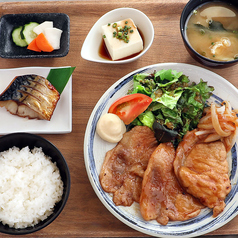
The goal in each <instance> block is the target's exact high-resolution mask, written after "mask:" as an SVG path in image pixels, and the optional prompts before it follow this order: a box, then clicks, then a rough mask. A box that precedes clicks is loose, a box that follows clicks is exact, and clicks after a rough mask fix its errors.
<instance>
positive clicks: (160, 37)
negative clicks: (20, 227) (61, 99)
mask: <svg viewBox="0 0 238 238" xmlns="http://www.w3.org/2000/svg"><path fill="white" fill-rule="evenodd" d="M186 3H187V0H180V1H177V0H156V1H154V0H148V1H139V0H138V1H135V0H130V1H128V0H127V1H125V0H122V1H115V3H113V2H111V1H60V2H51V1H49V2H32V3H30V2H12V3H0V15H4V14H8V13H36V12H63V13H66V14H68V15H69V17H70V50H69V53H68V55H67V56H66V57H63V58H55V59H50V58H49V59H0V68H2V69H4V68H15V67H27V66H65V65H71V66H76V69H75V71H74V73H73V131H72V132H71V133H69V134H63V135H42V136H43V137H45V138H46V139H49V140H50V141H51V142H52V143H53V144H55V145H56V146H57V147H58V148H59V149H60V150H61V152H62V153H63V155H64V156H65V158H66V160H67V163H68V165H69V169H70V174H71V180H72V184H71V192H70V196H69V200H68V203H67V204H66V207H65V209H64V210H63V212H62V213H61V214H60V216H59V217H58V218H57V219H56V220H55V221H54V222H53V223H52V224H51V225H49V226H48V227H46V228H45V229H43V230H41V231H38V232H36V233H34V234H31V235H28V236H29V237H139V236H140V237H144V236H146V235H144V234H142V233H139V232H137V231H135V230H133V229H131V228H129V227H128V226H126V225H125V224H123V223H122V222H120V221H119V220H118V219H116V218H115V217H114V216H113V215H112V214H111V213H110V212H109V211H108V210H107V209H106V208H105V207H104V206H103V204H102V203H101V202H100V201H99V199H98V198H97V196H96V194H95V193H94V191H93V189H92V187H91V185H90V182H89V180H88V177H87V174H86V170H85V166H84V153H83V142H84V133H85V129H86V125H87V121H88V119H89V116H90V114H91V112H92V110H93V108H94V106H95V104H96V103H97V101H98V100H99V98H100V97H101V96H102V94H103V93H104V92H105V91H106V90H107V89H108V88H109V86H111V85H112V84H113V83H114V82H116V81H117V80H118V79H120V78H121V77H122V76H124V75H126V74H128V73H129V72H131V71H134V70H136V69H138V68H141V67H144V66H147V65H151V64H156V63H167V62H178V63H189V64H193V65H198V66H202V65H200V64H199V63H197V62H196V61H195V60H194V59H192V58H191V57H190V55H189V54H188V53H187V52H186V50H185V47H184V45H183V42H182V38H181V35H180V29H179V20H180V14H181V12H182V10H183V7H184V6H185V4H186ZM118 7H134V8H137V9H139V10H141V11H143V12H144V13H145V14H147V16H148V17H149V18H150V19H151V21H152V23H153V25H154V28H155V38H154V42H153V44H152V46H151V48H150V49H149V51H148V52H147V53H146V54H145V55H144V56H143V57H141V58H140V59H138V60H137V61H135V62H132V63H129V64H124V65H108V64H98V63H93V62H89V61H85V60H83V59H82V58H81V56H80V51H81V47H82V44H83V41H84V39H85V37H86V35H87V33H88V32H89V30H90V28H91V27H92V26H93V24H94V23H95V22H96V21H97V20H98V19H99V18H100V17H101V16H102V15H103V14H105V13H106V12H108V11H110V10H112V9H115V8H118ZM95 50H97V49H95ZM204 68H207V67H204ZM207 69H209V70H212V71H214V72H215V73H217V74H219V75H221V76H222V77H224V78H226V79H227V80H228V81H230V82H231V83H233V84H234V85H235V86H236V87H238V80H237V78H238V72H237V66H232V67H230V68H223V69H217V68H207ZM214 86H215V85H214ZM224 90H225V89H224ZM237 222H238V217H237V218H234V219H233V220H232V221H231V222H229V223H228V224H227V225H225V226H223V227H222V228H220V229H218V230H216V231H214V232H212V233H211V234H212V235H218V234H219V235H222V234H238V227H237V225H236V224H237ZM0 236H4V237H7V235H2V234H1V235H0ZM28 236H26V237H28Z"/></svg>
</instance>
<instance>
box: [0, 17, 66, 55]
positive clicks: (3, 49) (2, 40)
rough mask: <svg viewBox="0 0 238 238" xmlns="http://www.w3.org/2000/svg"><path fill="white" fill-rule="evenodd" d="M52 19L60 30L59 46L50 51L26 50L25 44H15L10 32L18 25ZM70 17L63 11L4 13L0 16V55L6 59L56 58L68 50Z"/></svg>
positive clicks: (54, 25)
mask: <svg viewBox="0 0 238 238" xmlns="http://www.w3.org/2000/svg"><path fill="white" fill-rule="evenodd" d="M44 21H53V27H55V28H58V29H60V30H62V35H61V38H60V48H59V49H55V50H53V51H52V52H43V51H41V52H37V51H33V50H28V49H27V46H25V47H20V46H17V45H16V44H15V43H14V42H13V39H12V32H13V30H14V29H15V28H17V27H19V26H24V25H25V24H28V23H30V22H36V23H39V24H40V23H43V22H44ZM69 42H70V19H69V16H68V15H66V14H65V13H26V14H6V15H3V16H2V17H1V18H0V57H2V58H7V59H27V58H58V57H64V56H66V55H67V54H68V52H69Z"/></svg>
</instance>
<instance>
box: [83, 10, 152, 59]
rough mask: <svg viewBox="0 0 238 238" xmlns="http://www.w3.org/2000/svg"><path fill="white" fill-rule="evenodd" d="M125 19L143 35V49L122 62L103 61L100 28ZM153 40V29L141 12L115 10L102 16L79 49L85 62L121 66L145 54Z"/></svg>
mask: <svg viewBox="0 0 238 238" xmlns="http://www.w3.org/2000/svg"><path fill="white" fill-rule="evenodd" d="M126 18H131V19H132V20H133V21H134V22H135V24H136V26H137V27H138V29H139V31H140V32H141V33H142V34H143V36H142V38H143V43H144V49H143V50H142V51H141V53H140V54H138V55H136V56H135V57H132V58H128V59H124V60H117V61H113V60H109V59H104V58H102V57H101V56H100V55H99V49H100V45H101V43H102V33H101V26H103V25H106V24H108V23H112V22H116V21H120V20H123V19H126ZM153 40H154V27H153V25H152V23H151V21H150V19H149V18H148V17H147V16H146V15H145V14H144V13H143V12H141V11H139V10H137V9H134V8H117V9H114V10H112V11H110V12H108V13H106V14H105V15H103V16H102V17H101V18H100V19H99V20H98V21H97V22H96V23H95V24H94V26H93V27H92V28H91V30H90V31H89V33H88V35H87V37H86V39H85V41H84V43H83V46H82V49H81V57H82V58H83V59H85V60H89V61H93V62H98V63H108V64H123V63H129V62H132V61H134V60H137V59H138V58H140V57H141V56H142V55H144V54H145V52H146V51H147V50H148V49H149V48H150V46H151V44H152V42H153Z"/></svg>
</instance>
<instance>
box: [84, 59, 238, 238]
mask: <svg viewBox="0 0 238 238" xmlns="http://www.w3.org/2000/svg"><path fill="white" fill-rule="evenodd" d="M161 69H174V70H177V71H179V72H180V71H182V72H183V73H184V74H185V75H187V76H189V78H190V81H191V82H192V81H195V82H197V83H198V82H199V81H200V78H202V79H203V80H204V81H207V82H208V85H211V86H214V87H215V91H214V95H213V96H212V100H213V101H219V102H221V101H222V99H225V100H229V101H230V102H231V105H232V106H237V98H238V90H237V89H236V88H235V87H234V86H233V85H232V84H231V83H229V82H228V81H226V80H225V79H224V78H222V77H221V76H219V75H217V74H215V73H213V72H211V71H208V70H206V69H203V68H200V67H197V66H192V65H188V64H180V63H166V64H157V65H152V66H148V67H144V68H141V69H139V70H136V71H134V72H132V73H130V74H128V75H126V76H125V77H123V78H121V79H120V80H119V81H117V82H116V83H115V84H113V85H112V86H111V87H110V88H109V89H108V90H107V91H106V92H105V93H104V95H103V96H102V97H101V99H100V100H99V101H98V103H97V105H96V106H95V108H94V110H93V112H92V114H91V116H90V119H89V121H88V125H87V128H86V133H85V140H84V159H85V165H86V169H87V173H88V177H89V180H90V182H91V185H92V187H93V189H94V191H95V192H96V194H97V196H98V197H99V199H100V200H101V202H102V203H103V204H104V205H105V207H106V208H107V209H108V210H109V211H110V212H111V213H112V214H113V215H114V216H115V217H117V218H118V219H119V220H121V221H122V222H124V223H125V224H126V225H128V226H130V227H132V228H134V229H135V230H137V231H140V232H142V233H145V234H148V235H151V236H158V237H195V236H200V235H203V234H205V233H208V232H211V231H213V230H215V229H218V228H219V227H221V226H223V225H224V224H226V223H227V222H229V221H230V220H231V219H233V218H234V217H235V216H236V215H237V212H238V194H237V192H238V174H237V144H235V146H234V147H233V148H232V151H231V153H230V154H229V155H228V162H229V165H230V170H231V177H230V178H231V185H232V189H231V192H230V193H229V195H228V196H227V198H226V207H225V210H224V211H223V212H222V213H221V214H220V215H219V216H217V217H216V218H213V217H212V211H211V210H210V209H208V208H205V209H203V210H202V212H201V213H200V215H199V216H197V217H196V218H193V219H190V220H188V221H184V222H179V221H178V222H169V223H168V225H166V226H162V225H160V224H159V223H157V222H156V221H149V222H148V221H145V220H143V218H142V216H141V214H140V211H139V206H138V204H137V203H134V204H133V205H132V206H131V207H123V206H115V205H114V203H113V201H112V196H111V195H110V194H108V193H106V192H104V191H103V189H102V187H101V185H100V182H99V173H100V170H101V166H102V163H103V160H104V156H105V153H106V151H108V150H109V149H111V148H113V147H114V146H115V144H110V143H107V142H105V141H103V140H102V139H100V138H99V137H98V135H97V134H96V133H95V128H96V124H97V121H98V119H99V118H100V116H101V115H102V114H104V113H106V112H107V111H108V109H109V106H110V105H111V104H112V103H113V102H114V101H115V100H116V99H117V98H119V97H121V96H123V95H125V94H126V93H127V91H128V89H130V88H132V78H133V75H134V74H136V73H141V72H150V73H152V72H153V71H154V70H157V71H158V70H161Z"/></svg>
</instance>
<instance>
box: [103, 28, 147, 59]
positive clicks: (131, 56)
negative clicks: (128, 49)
mask: <svg viewBox="0 0 238 238" xmlns="http://www.w3.org/2000/svg"><path fill="white" fill-rule="evenodd" d="M137 30H138V32H139V34H140V36H141V38H142V41H143V44H144V36H143V34H142V32H141V31H140V30H139V29H138V28H137ZM142 51H143V50H142ZM140 53H141V51H140V52H138V53H135V54H132V55H129V56H127V57H124V58H121V59H118V60H115V61H120V60H127V59H131V58H133V57H135V56H137V55H139V54H140ZM98 54H99V56H100V57H101V58H103V59H106V60H112V58H111V56H110V54H109V52H108V50H107V47H106V44H105V42H104V40H103V38H102V41H101V44H100V46H99V50H98Z"/></svg>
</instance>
